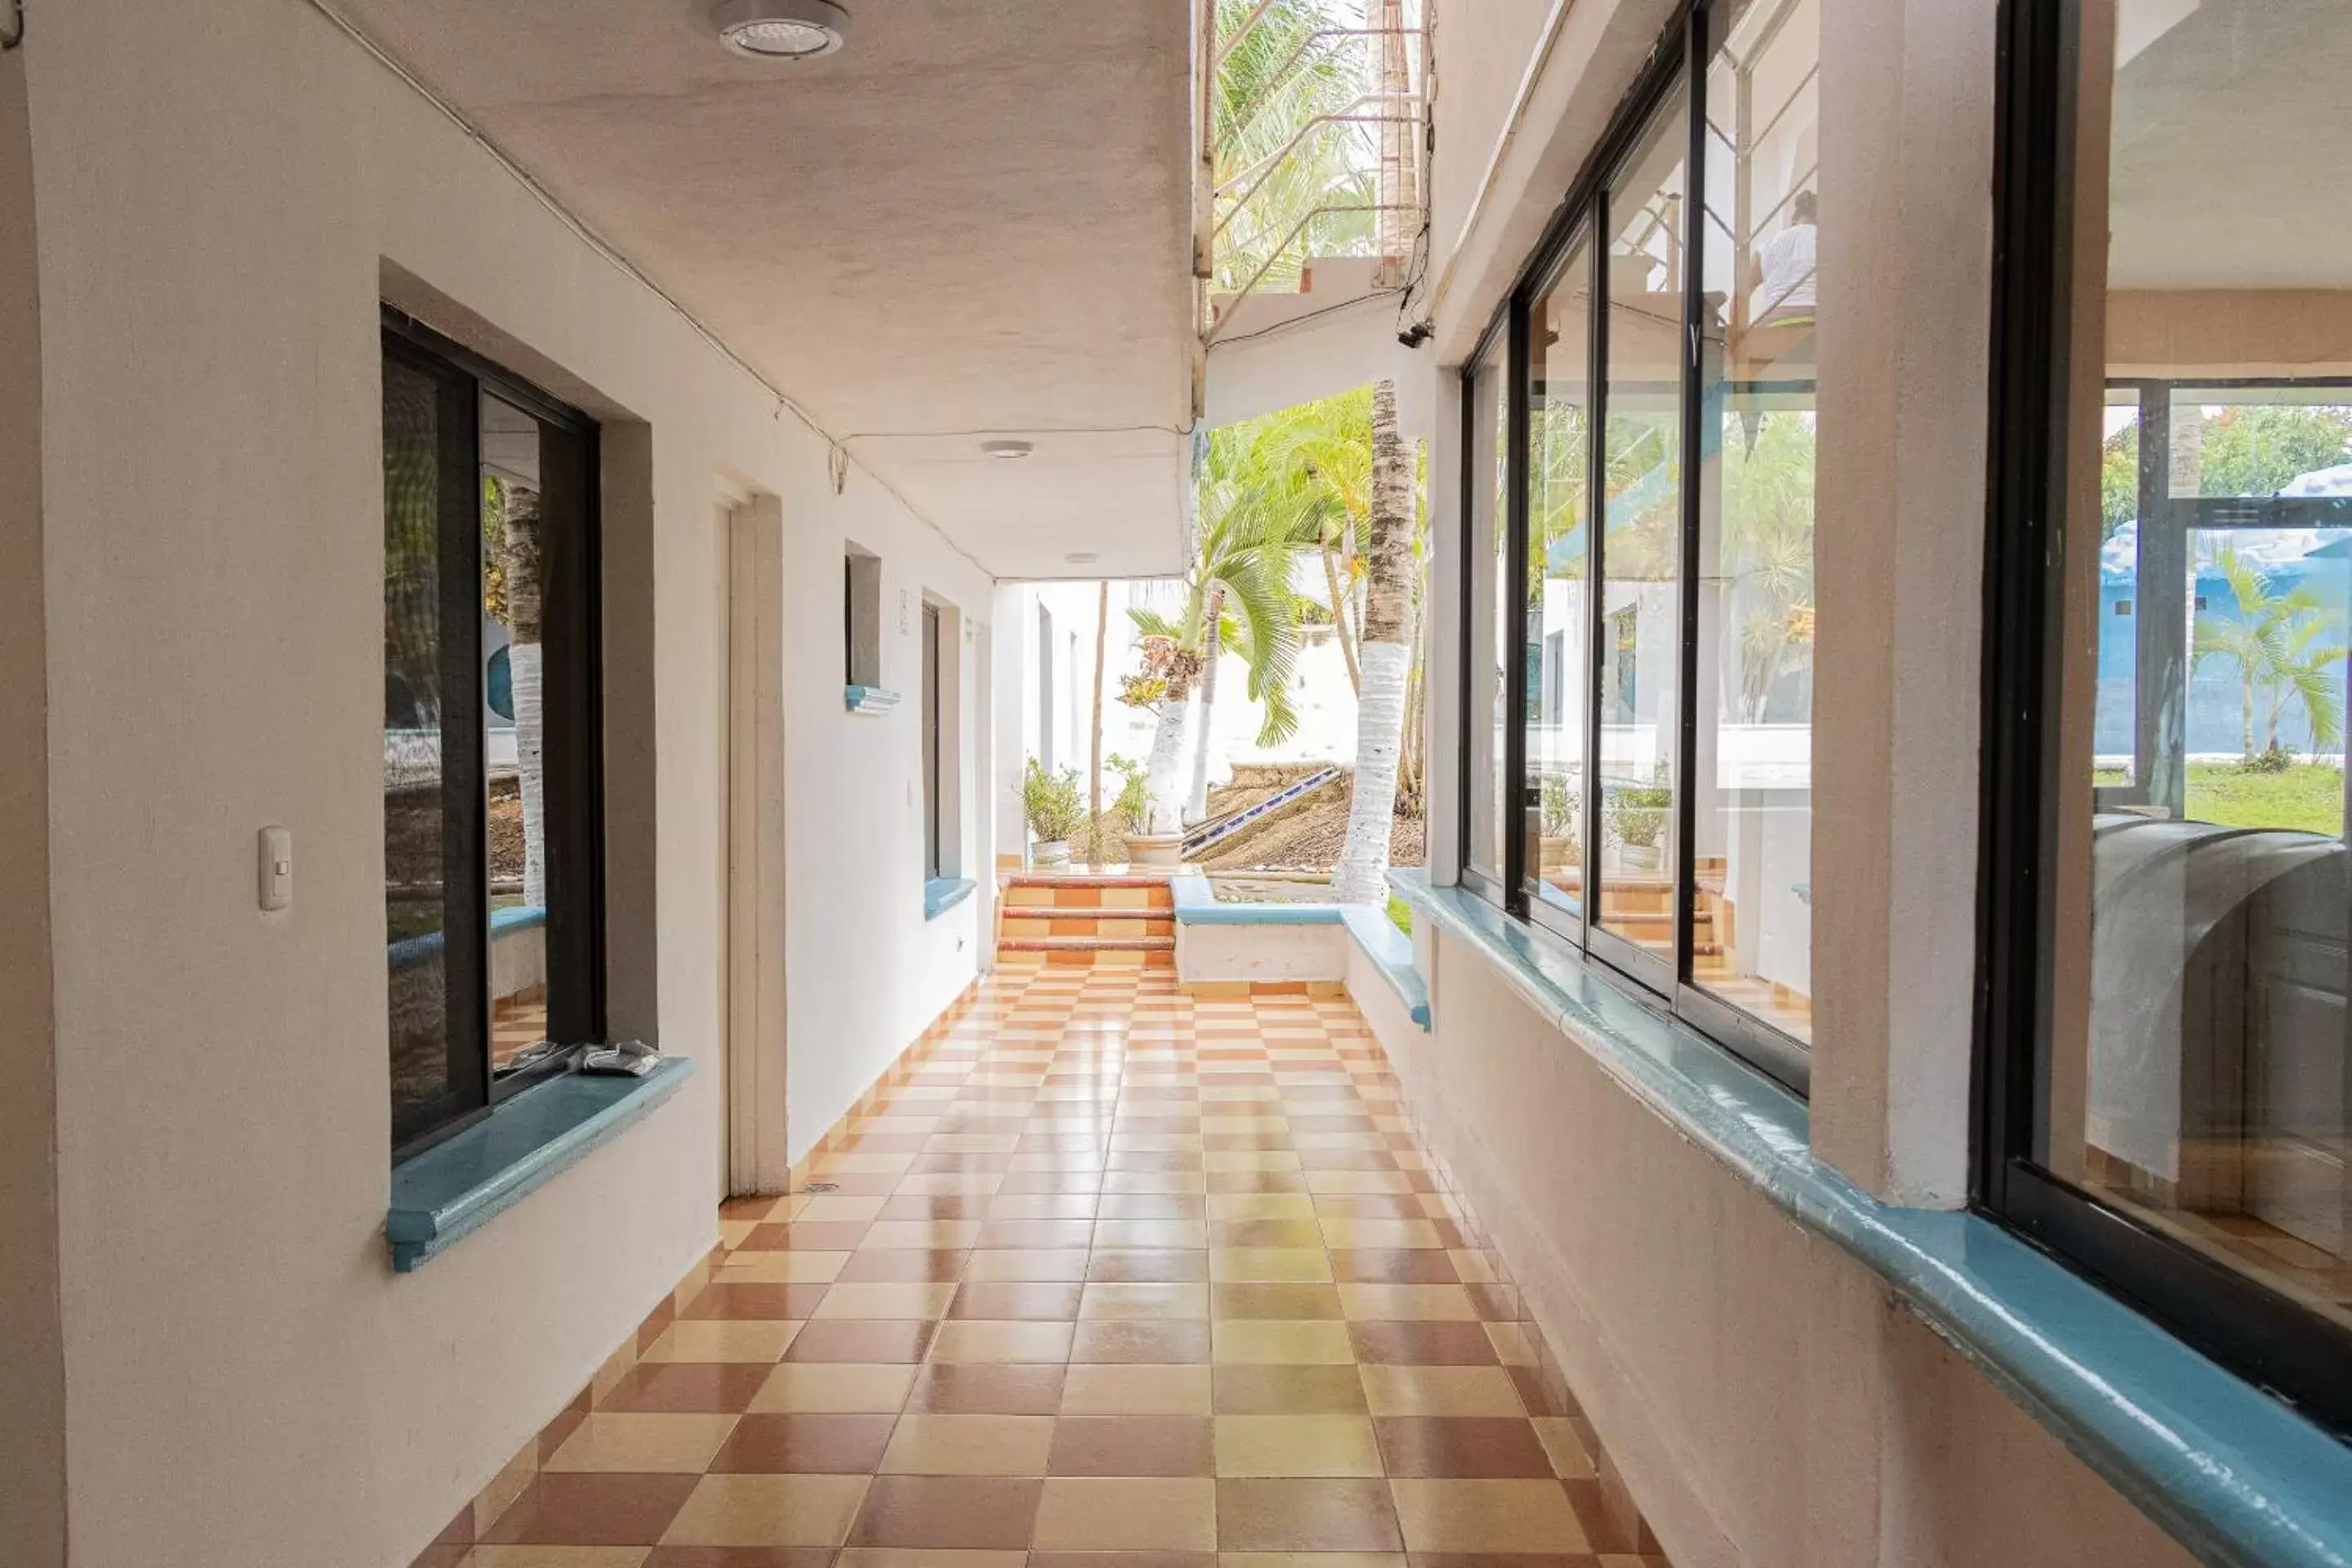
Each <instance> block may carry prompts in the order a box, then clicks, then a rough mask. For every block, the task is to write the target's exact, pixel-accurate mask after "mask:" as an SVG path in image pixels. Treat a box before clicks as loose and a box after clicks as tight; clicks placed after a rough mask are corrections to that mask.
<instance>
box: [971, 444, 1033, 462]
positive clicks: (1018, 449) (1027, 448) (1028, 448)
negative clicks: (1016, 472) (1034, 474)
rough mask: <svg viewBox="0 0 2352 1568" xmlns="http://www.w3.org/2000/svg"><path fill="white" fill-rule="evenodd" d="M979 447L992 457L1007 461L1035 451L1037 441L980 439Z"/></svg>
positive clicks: (1023, 456)
mask: <svg viewBox="0 0 2352 1568" xmlns="http://www.w3.org/2000/svg"><path fill="white" fill-rule="evenodd" d="M980 449H981V450H982V451H983V452H985V453H987V454H988V455H989V456H990V457H992V458H1001V459H1002V460H1003V461H1005V462H1008V463H1009V462H1013V461H1014V460H1016V459H1018V458H1025V457H1027V456H1028V455H1029V454H1030V453H1032V452H1034V451H1035V450H1036V449H1037V443H1036V442H1034V441H982V443H981V444H980Z"/></svg>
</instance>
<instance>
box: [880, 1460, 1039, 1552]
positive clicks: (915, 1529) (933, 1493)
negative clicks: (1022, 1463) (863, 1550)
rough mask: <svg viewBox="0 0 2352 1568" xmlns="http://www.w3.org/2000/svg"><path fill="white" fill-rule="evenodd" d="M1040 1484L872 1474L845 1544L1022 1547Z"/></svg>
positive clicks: (971, 1548)
mask: <svg viewBox="0 0 2352 1568" xmlns="http://www.w3.org/2000/svg"><path fill="white" fill-rule="evenodd" d="M1044 1495H1045V1482H1044V1481H1042V1480H1021V1479H1006V1478H1003V1477H996V1476H877V1477H875V1478H874V1482H873V1484H872V1485H871V1486H869V1487H868V1488H866V1500H865V1502H864V1504H863V1505H862V1506H861V1507H860V1508H859V1509H858V1510H857V1520H856V1523H854V1524H853V1525H851V1526H850V1530H849V1544H850V1545H852V1546H910V1547H948V1548H961V1549H963V1550H967V1551H996V1552H1024V1551H1026V1550H1028V1546H1029V1535H1030V1531H1031V1529H1032V1528H1033V1527H1034V1525H1035V1523H1036V1521H1037V1502H1038V1500H1039V1499H1040V1498H1041V1497H1043V1496H1044Z"/></svg>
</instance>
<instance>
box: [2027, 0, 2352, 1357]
mask: <svg viewBox="0 0 2352 1568" xmlns="http://www.w3.org/2000/svg"><path fill="white" fill-rule="evenodd" d="M2115 21H2116V33H2115V37H2114V38H2113V40H2112V46H2113V56H2112V58H2113V61H2114V65H2113V71H2114V77H2113V101H2112V105H2111V106H2106V105H2102V104H2100V103H2098V102H2097V101H2096V100H2097V99H2098V98H2099V97H2100V95H2097V94H2090V95H2085V100H2086V102H2089V103H2090V104H2091V106H2092V111H2093V112H2094V113H2108V114H2110V115H2111V118H2110V119H2109V120H2107V121H2105V123H2104V124H2101V123H2094V124H2093V125H2092V127H2091V129H2092V130H2093V131H2094V132H2096V133H2105V134H2106V135H2107V137H2108V139H2109V145H2110V149H2111V154H2110V168H2109V171H2108V182H2109V183H2108V184H2107V187H2106V189H2105V193H2104V195H2105V207H2106V210H2105V214H2104V215H2103V216H2104V220H2105V221H2104V229H2105V235H2106V270H2105V279H2104V288H2105V293H2104V296H2103V297H2102V296H2101V295H2100V294H2099V293H2098V292H2097V291H2096V288H2095V286H2094V288H2093V289H2091V290H2090V292H2089V299H2088V308H2089V309H2090V310H2093V311H2094V312H2095V314H2094V316H2093V318H2092V319H2093V320H2094V321H2096V322H2098V323H2099V324H2100V326H2101V327H2102V329H2103V331H2104V333H2105V371H2106V375H2107V378H2108V379H2109V380H2110V381H2112V382H2115V383H2117V384H2128V385H2129V386H2130V387H2131V388H2132V389H2133V392H2134V395H2135V396H2136V397H2137V412H2136V413H2135V412H2133V411H2130V410H2122V409H2119V408H2118V407H2116V405H2115V400H2114V399H2113V398H2112V396H2111V400H2110V406H2109V407H2108V409H2107V410H2106V414H2105V420H2104V422H2103V423H2102V422H2095V421H2093V420H2090V419H2077V420H2075V421H2074V423H2073V426H2072V428H2073V429H2074V431H2075V433H2076V434H2075V436H2074V447H2072V448H2071V449H2070V450H2069V452H2068V454H2067V457H2068V471H2069V474H2070V477H2071V480H2072V486H2071V493H2072V495H2073V497H2074V501H2073V509H2074V510H2073V513H2072V514H2071V515H2070V518H2069V522H2068V531H2069V536H2070V538H2073V539H2096V540H2099V541H2100V542H2102V546H2103V548H2102V549H2101V550H2099V551H2097V552H2088V551H2070V552H2068V555H2067V557H2066V559H2067V565H2068V569H2069V572H2070V575H2069V577H2068V578H2067V580H2066V583H2065V590H2066V592H2065V595H2064V597H2065V603H2066V605H2067V615H2068V617H2069V620H2068V625H2067V627H2066V637H2065V638H2064V646H2065V647H2069V648H2079V649H2084V650H2086V651H2087V650H2089V649H2091V648H2094V647H2095V649H2096V650H2097V658H2096V663H2095V665H2094V664H2093V663H2092V662H2091V661H2090V660H2089V659H2087V658H2084V659H2081V660H2070V661H2068V662H2067V663H2066V664H2065V665H2064V667H2063V681H2064V684H2063V691H2062V696H2061V699H2060V701H2059V710H2058V713H2057V715H2056V724H2057V727H2058V734H2057V737H2056V743H2057V752H2058V757H2059V765H2060V768H2061V770H2062V779H2061V787H2062V790H2063V794H2062V795H2061V797H2060V802H2059V805H2060V807H2061V810H2060V814H2059V817H2058V820H2059V824H2060V836H2061V837H2060V842H2059V845H2058V856H2059V858H2058V861H2057V866H2058V882H2059V885H2058V886H2057V888H2056V889H2055V899H2054V903H2055V907H2056V908H2057V909H2058V910H2060V911H2062V913H2061V916H2060V919H2061V920H2062V921H2063V922H2064V923H2063V924H2062V926H2061V928H2060V930H2059V931H2058V933H2057V946H2058V948H2059V950H2060V952H2061V954H2062V956H2063V955H2064V954H2066V953H2069V952H2071V953H2073V954H2074V955H2075V956H2074V960H2073V962H2062V963H2059V964H2058V965H2057V967H2056V968H2055V969H2054V970H2053V984H2054V986H2055V989H2056V997H2055V1001H2054V1004H2053V1011H2052V1019H2051V1026H2050V1030H2049V1038H2050V1043H2049V1046H2048V1047H2047V1055H2046V1057H2045V1059H2044V1061H2043V1064H2042V1066H2043V1070H2044V1072H2045V1073H2046V1075H2047V1080H2046V1082H2045V1084H2044V1086H2043V1090H2044V1092H2043V1094H2042V1105H2043V1106H2044V1107H2046V1109H2045V1110H2044V1111H2043V1112H2042V1121H2041V1123H2040V1125H2039V1126H2038V1127H2037V1129H2036V1141H2037V1152H2038V1153H2039V1154H2040V1156H2041V1158H2042V1163H2044V1164H2045V1165H2046V1166H2047V1167H2048V1168H2049V1169H2050V1170H2051V1171H2053V1173H2056V1174H2058V1175H2060V1176H2062V1177H2063V1178H2065V1179H2067V1180H2069V1181H2072V1182H2074V1183H2075V1184H2079V1185H2081V1186H2083V1187H2084V1188H2086V1189H2088V1190H2089V1191H2091V1192H2092V1193H2094V1194H2096V1195H2098V1196H2100V1197H2102V1198H2104V1199H2105V1200H2106V1201H2108V1202H2110V1203H2112V1204H2115V1205H2118V1206H2120V1207H2123V1208H2125V1209H2126V1210H2128V1211H2129V1212H2131V1213H2133V1214H2135V1215H2138V1216H2139V1217H2140V1218H2142V1219H2143V1220H2144V1221H2146V1222H2147V1224H2148V1225H2150V1226H2153V1227H2155V1228H2156V1229H2158V1231H2160V1232H2162V1233H2164V1234H2167V1235H2168V1236H2170V1237H2173V1238H2175V1239H2176V1240H2178V1241H2179V1242H2180V1243H2181V1244H2182V1245H2184V1246H2187V1247H2192V1248H2195V1249H2197V1250H2200V1251H2201V1252H2203V1253H2205V1254H2206V1255H2207V1256H2209V1257H2210V1258H2214V1259H2216V1260H2218V1261H2220V1262H2221V1263H2223V1264H2224V1265H2226V1266H2228V1267H2230V1268H2234V1269H2237V1270H2240V1271H2242V1272H2243V1273H2244V1274H2247V1275H2250V1276H2252V1277H2253V1278H2255V1279H2259V1280H2261V1281H2263V1282H2264V1283H2266V1284H2268V1285H2270V1286H2272V1287H2273V1288H2275V1289H2278V1290H2280V1291H2282V1292H2284V1293H2285V1294H2287V1295H2288V1296H2290V1297H2292V1298H2294V1300H2298V1301H2300V1302H2301V1303H2303V1304H2304V1305H2305V1306H2306V1307H2308V1308H2309V1309H2310V1310H2313V1311H2314V1312H2316V1313H2319V1314H2321V1315H2323V1316H2326V1317H2328V1318H2331V1319H2333V1320H2334V1321H2336V1322H2337V1323H2339V1324H2341V1325H2344V1326H2346V1327H2347V1328H2352V1069H2347V1027H2352V1014H2347V1005H2346V998H2347V978H2352V975H2348V974H2347V952H2352V942H2347V938H2352V920H2347V914H2352V874H2347V868H2348V867H2352V852H2347V844H2346V837H2345V830H2346V814H2345V800H2346V794H2345V791H2346V785H2345V773H2344V742H2343V716H2344V710H2345V705H2346V699H2347V678H2348V677H2352V671H2347V660H2346V657H2345V645H2346V642H2347V633H2348V632H2352V365H2347V363H2344V361H2343V358H2342V355H2341V351H2340V348H2336V347H2326V346H2323V345H2340V344H2341V343H2342V342H2345V341H2346V340H2345V336H2344V331H2343V321H2344V316H2343V312H2342V301H2343V300H2346V299H2347V297H2352V296H2347V292H2346V289H2347V284H2352V268H2347V264H2346V262H2345V259H2344V258H2346V257H2347V255H2352V215H2347V211H2346V209H2345V208H2344V207H2343V205H2342V204H2340V203H2329V202H2325V201H2312V200H2307V199H2304V200H2298V199H2296V195H2295V193H2296V190H2297V188H2298V187H2297V186H2296V184H2295V181H2296V180H2297V178H2298V177H2299V176H2298V174H2296V173H2295V167H2296V166H2295V161H2294V159H2293V158H2292V157H2289V158H2284V159H2282V157H2281V156H2280V153H2281V150H2282V149H2283V148H2284V149H2290V150H2291V149H2294V148H2295V147H2296V146H2298V145H2303V146H2307V145H2308V132H2307V130H2306V128H2307V127H2308V126H2309V125H2311V124H2313V123H2315V121H2314V120H2313V119H2312V117H2313V116H2315V115H2323V116H2324V115H2326V114H2328V113H2330V112H2333V111H2334V109H2335V108H2336V106H2338V105H2340V100H2341V81H2340V72H2338V71H2336V70H2335V69H2334V68H2332V67H2331V64H2330V62H2333V61H2340V60H2341V59H2343V58H2345V57H2346V55H2347V51H2352V10H2347V9H2346V8H2343V7H2340V6H2326V5H2295V6H2288V5H2203V6H2183V5H2166V4H2155V3H2150V0H2122V4H2121V5H2119V6H2118V7H2117V9H2116V16H2115ZM2298 138H2301V141H2300V142H2298ZM2095 195H2096V193H2095ZM2095 282H2096V280H2094V284H2095ZM2084 308H2085V304H2084V300H2083V299H2082V298H2081V297H2079V296H2078V298H2077V300H2076V302H2075V309H2076V310H2078V311H2079V310H2083V309H2084ZM2330 356H2333V357H2332V358H2331V357H2330ZM2094 509H2095V510H2096V515H2095V516H2094V515H2093V511H2094ZM2094 616H2095V617H2096V620H2097V626H2096V627H2095V628H2094V627H2090V626H2084V624H2083V623H2084V620H2085V619H2086V618H2088V617H2094ZM2126 627H2127V628H2129V629H2128V631H2126V630H2125V629H2123V628H2126ZM2126 737H2128V738H2129V740H2130V744H2129V745H2128V746H2126V743H2125V742H2126ZM2125 752H2129V753H2130V754H2131V763H2132V769H2133V771H2132V773H2129V774H2122V771H2121V768H2120V767H2119V763H2120V762H2121V760H2122V754H2123V753H2125ZM2119 775H2120V776H2119ZM2126 783H2128V784H2130V786H2131V787H2129V788H2122V787H2118V786H2120V785H2122V784H2126ZM2095 786H2105V790H2106V793H2105V794H2100V795H2095V794H2094V787H2095ZM2084 921H2087V924H2088V930H2087V932H2086V931H2084Z"/></svg>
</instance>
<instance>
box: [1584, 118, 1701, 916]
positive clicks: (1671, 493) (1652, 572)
mask: <svg viewBox="0 0 2352 1568" xmlns="http://www.w3.org/2000/svg"><path fill="white" fill-rule="evenodd" d="M1685 126H1686V121H1685V108H1684V104H1683V101H1682V98H1681V95H1680V94H1679V93H1678V94H1677V96H1676V98H1675V101H1674V103H1673V104H1672V105H1671V106H1670V107H1669V108H1668V109H1667V110H1665V112H1664V113H1663V114H1661V115H1660V116H1659V117H1658V119H1657V121H1656V122H1655V123H1654V125H1652V126H1651V128H1650V131H1649V132H1648V134H1647V135H1646V136H1645V137H1644V138H1643V142H1642V144H1641V148H1640V150H1639V151H1638V152H1637V153H1635V154H1634V155H1633V158H1632V159H1631V160H1630V161H1629V162H1628V163H1627V164H1626V166H1625V168H1624V169H1623V170H1622V172H1621V173H1620V174H1618V176H1617V178H1616V179H1615V180H1614V181H1612V183H1611V185H1610V190H1609V203H1608V224H1609V233H1610V240H1609V275H1608V276H1609V335H1608V344H1609V356H1608V357H1609V363H1608V372H1607V374H1608V392H1607V404H1606V406H1607V409H1608V429H1607V432H1606V434H1607V444H1606V458H1607V472H1606V473H1605V474H1603V475H1602V486H1603V494H1604V497H1605V500H1604V510H1603V518H1604V521H1603V525H1602V533H1601V609H1600V614H1601V626H1600V637H1601V691H1600V721H1601V751H1600V776H1599V780H1598V784H1599V786H1600V790H1601V835H1602V837H1601V900H1600V909H1599V919H1600V924H1601V930H1603V931H1610V932H1612V933H1614V934H1615V935H1618V936H1621V937H1623V938H1625V939H1626V940H1627V941H1629V942H1638V943H1640V944H1641V945H1642V946H1643V947H1646V948H1650V949H1653V950H1654V951H1656V952H1661V953H1665V954H1671V953H1672V952H1673V951H1674V926H1675V916H1674V907H1675V895H1674V889H1675V867H1676V861H1677V855H1676V848H1675V735H1676V732H1677V731H1678V728H1679V719H1678V715H1677V700H1676V693H1677V683H1678V680H1679V677H1678V675H1677V673H1676V669H1675V666H1676V664H1677V662H1678V660H1679V658H1680V656H1681V646H1682V588H1681V559H1682V479H1683V475H1682V418H1683V413H1682V410H1683V380H1682V363H1683V355H1682V353H1681V344H1682V333H1683V328H1682V323H1683V279H1684V268H1685V260H1684V258H1685V248H1684V247H1685V245H1687V244H1688V242H1689V241H1688V216H1689V215H1688V214H1687V213H1686V212H1685V210H1684V209H1685V200H1684V194H1685V180H1684V168H1683V166H1684V162H1685V150H1686V147H1687V144H1688V140H1689V138H1688V133H1687V131H1686V129H1685Z"/></svg>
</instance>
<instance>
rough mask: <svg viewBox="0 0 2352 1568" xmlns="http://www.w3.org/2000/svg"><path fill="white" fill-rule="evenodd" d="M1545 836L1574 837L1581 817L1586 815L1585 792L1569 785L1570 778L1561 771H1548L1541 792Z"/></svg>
mask: <svg viewBox="0 0 2352 1568" xmlns="http://www.w3.org/2000/svg"><path fill="white" fill-rule="evenodd" d="M1540 798H1541V807H1540V809H1541V814H1542V817H1543V836H1544V837H1546V838H1574V837H1576V834H1577V827H1578V824H1579V821H1580V818H1581V817H1582V816H1584V792H1583V791H1581V790H1573V789H1570V788H1569V787H1568V780H1567V779H1566V778H1564V777H1562V776H1561V775H1560V774H1559V773H1546V774H1544V776H1543V784H1542V786H1541V792H1540Z"/></svg>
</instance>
